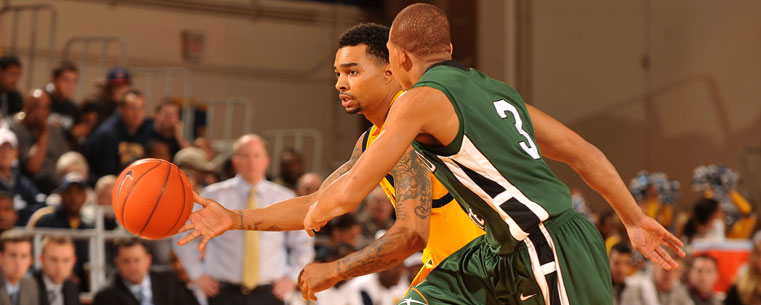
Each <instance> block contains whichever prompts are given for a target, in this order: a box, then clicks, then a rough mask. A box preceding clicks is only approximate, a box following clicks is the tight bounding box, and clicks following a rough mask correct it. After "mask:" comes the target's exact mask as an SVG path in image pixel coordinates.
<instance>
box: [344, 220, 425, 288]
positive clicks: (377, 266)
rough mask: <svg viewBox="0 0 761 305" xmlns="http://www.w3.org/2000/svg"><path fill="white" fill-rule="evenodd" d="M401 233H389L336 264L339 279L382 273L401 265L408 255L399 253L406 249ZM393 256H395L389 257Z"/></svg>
mask: <svg viewBox="0 0 761 305" xmlns="http://www.w3.org/2000/svg"><path fill="white" fill-rule="evenodd" d="M405 239H406V237H405V236H404V235H403V234H402V233H401V232H393V231H389V232H387V233H386V234H385V235H383V236H382V237H381V238H379V239H378V240H376V241H374V242H373V243H371V244H370V245H368V246H367V247H365V248H363V249H362V250H359V251H357V252H354V253H352V254H349V255H347V256H345V257H344V258H342V259H339V260H338V262H337V263H336V268H337V269H338V274H339V276H340V277H341V278H344V279H346V278H352V277H357V276H362V275H365V274H370V273H374V272H378V271H383V270H386V269H388V268H391V267H393V266H395V265H397V264H399V263H401V262H402V261H403V260H404V259H405V258H407V256H409V254H410V253H399V252H400V250H402V251H404V249H403V248H404V247H406V240H405ZM391 254H395V255H391Z"/></svg>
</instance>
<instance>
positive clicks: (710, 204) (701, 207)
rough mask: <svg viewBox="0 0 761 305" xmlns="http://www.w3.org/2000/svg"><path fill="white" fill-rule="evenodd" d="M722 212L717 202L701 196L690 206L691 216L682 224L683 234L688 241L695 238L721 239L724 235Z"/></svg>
mask: <svg viewBox="0 0 761 305" xmlns="http://www.w3.org/2000/svg"><path fill="white" fill-rule="evenodd" d="M724 232H725V224H724V212H723V211H722V210H721V207H720V206H719V202H718V201H716V200H714V199H706V198H701V199H700V200H698V201H697V202H695V205H694V206H693V208H692V216H691V217H690V220H689V221H687V224H685V226H684V230H683V234H684V236H685V237H686V238H687V242H688V243H690V242H692V241H694V240H696V239H701V240H707V241H723V240H724V236H725V233H724Z"/></svg>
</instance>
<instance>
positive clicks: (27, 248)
mask: <svg viewBox="0 0 761 305" xmlns="http://www.w3.org/2000/svg"><path fill="white" fill-rule="evenodd" d="M30 266H32V242H31V241H30V240H29V239H28V238H26V237H23V236H21V235H19V234H17V233H16V232H14V231H13V230H11V231H6V232H3V234H2V235H1V236H0V269H2V272H1V273H2V277H0V305H37V304H38V303H39V302H38V300H37V284H36V283H35V282H34V280H32V279H30V278H26V277H24V275H26V272H27V271H29V267H30Z"/></svg>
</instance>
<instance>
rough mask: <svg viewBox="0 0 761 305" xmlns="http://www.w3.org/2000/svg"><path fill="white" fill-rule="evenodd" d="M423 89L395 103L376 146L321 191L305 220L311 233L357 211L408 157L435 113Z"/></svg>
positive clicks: (408, 92) (410, 91)
mask: <svg viewBox="0 0 761 305" xmlns="http://www.w3.org/2000/svg"><path fill="white" fill-rule="evenodd" d="M421 89H427V88H415V89H411V90H409V91H407V92H406V93H405V94H402V95H401V96H400V97H399V98H398V99H397V100H396V102H394V105H393V106H392V107H391V110H390V111H389V114H388V117H387V119H386V123H385V125H384V127H383V131H382V132H381V134H380V135H379V136H378V137H377V138H376V139H375V141H374V142H373V145H371V146H370V147H368V148H367V150H365V152H364V153H362V156H361V157H360V158H359V160H358V161H357V164H355V165H354V167H353V168H352V169H351V170H350V171H349V172H347V173H346V174H345V175H343V176H341V177H340V178H339V179H338V180H336V182H334V183H333V184H331V185H330V186H328V188H327V189H325V190H324V191H323V192H320V194H319V198H318V201H317V202H315V203H314V204H313V205H312V206H310V207H309V211H308V212H307V217H306V218H304V229H306V230H307V234H309V235H313V233H312V230H319V229H320V227H322V226H323V225H325V223H327V221H328V220H330V219H333V218H334V217H337V216H340V215H343V214H346V213H348V212H349V211H352V210H354V209H355V208H356V207H357V206H358V205H359V203H360V202H361V201H362V199H364V198H365V197H366V196H367V194H369V193H370V191H372V190H373V188H374V187H375V186H376V185H377V184H378V182H379V181H380V180H381V179H382V178H383V177H384V176H385V175H386V173H388V172H389V171H391V169H392V168H393V167H394V165H396V163H397V161H399V159H400V158H401V157H402V156H403V155H404V153H405V152H406V151H407V149H408V148H409V147H410V144H412V141H414V140H415V137H416V136H417V135H418V134H419V133H420V131H421V129H422V128H423V127H424V126H425V125H426V124H427V123H428V122H429V121H430V120H431V118H432V112H433V111H429V109H431V108H427V106H426V102H428V97H427V93H428V92H427V91H426V90H421ZM431 90H433V89H431Z"/></svg>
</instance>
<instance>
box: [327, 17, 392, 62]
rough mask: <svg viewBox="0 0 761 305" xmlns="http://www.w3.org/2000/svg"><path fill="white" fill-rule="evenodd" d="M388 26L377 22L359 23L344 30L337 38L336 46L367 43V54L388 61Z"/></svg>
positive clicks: (352, 45)
mask: <svg viewBox="0 0 761 305" xmlns="http://www.w3.org/2000/svg"><path fill="white" fill-rule="evenodd" d="M388 32H389V28H388V27H387V26H385V25H380V24H377V23H360V24H358V25H355V26H353V27H351V28H350V29H348V30H346V32H344V33H343V34H342V35H341V38H339V39H338V48H339V49H340V48H343V47H354V46H358V45H360V44H365V45H367V54H369V55H371V56H373V57H375V58H376V59H378V60H380V61H382V62H384V63H388V48H387V47H386V42H388Z"/></svg>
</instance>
